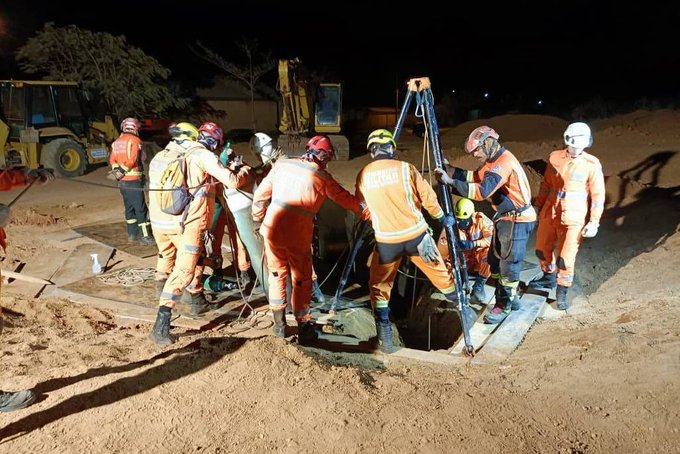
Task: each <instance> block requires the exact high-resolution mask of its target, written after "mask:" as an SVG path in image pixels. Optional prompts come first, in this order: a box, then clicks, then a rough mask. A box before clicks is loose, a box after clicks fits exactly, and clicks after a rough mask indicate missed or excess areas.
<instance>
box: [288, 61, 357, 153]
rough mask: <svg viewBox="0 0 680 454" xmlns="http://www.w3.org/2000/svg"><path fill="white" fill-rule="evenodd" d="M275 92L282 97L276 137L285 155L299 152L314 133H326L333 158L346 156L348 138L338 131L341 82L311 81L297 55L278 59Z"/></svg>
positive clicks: (339, 129)
mask: <svg viewBox="0 0 680 454" xmlns="http://www.w3.org/2000/svg"><path fill="white" fill-rule="evenodd" d="M279 92H280V93H281V97H282V101H283V109H282V114H281V122H280V124H279V131H280V132H281V135H280V136H279V138H278V146H280V147H281V148H282V149H283V150H284V152H285V153H286V154H288V155H289V156H294V155H299V154H301V153H302V152H304V150H305V144H306V143H307V140H308V138H309V137H310V136H312V135H314V134H326V135H327V136H328V138H329V139H330V140H331V143H332V144H333V148H334V149H335V154H336V159H342V160H347V159H349V140H347V137H345V136H344V135H341V134H340V132H341V129H342V86H341V84H339V83H318V84H313V83H312V82H311V81H310V80H309V79H308V77H307V75H306V74H305V70H304V68H303V67H302V65H301V63H300V60H299V59H297V58H296V59H293V60H279Z"/></svg>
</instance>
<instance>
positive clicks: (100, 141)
mask: <svg viewBox="0 0 680 454" xmlns="http://www.w3.org/2000/svg"><path fill="white" fill-rule="evenodd" d="M91 106H92V104H91V103H89V102H88V101H87V96H86V94H85V92H84V91H83V90H82V89H81V88H80V86H79V85H78V84H77V83H75V82H51V81H19V80H0V168H8V167H28V168H31V169H34V168H36V167H38V166H39V165H43V166H45V167H48V168H52V169H54V170H55V171H56V172H57V173H59V174H60V175H62V176H65V177H77V176H80V175H82V174H83V173H85V169H86V168H87V166H88V165H89V164H96V163H101V162H106V161H107V160H108V157H109V145H110V144H111V142H112V141H113V140H115V138H116V137H118V130H117V128H116V126H115V125H114V123H113V120H112V119H111V117H110V116H108V115H101V114H97V113H96V112H95V111H94V109H93V108H92V107H91Z"/></svg>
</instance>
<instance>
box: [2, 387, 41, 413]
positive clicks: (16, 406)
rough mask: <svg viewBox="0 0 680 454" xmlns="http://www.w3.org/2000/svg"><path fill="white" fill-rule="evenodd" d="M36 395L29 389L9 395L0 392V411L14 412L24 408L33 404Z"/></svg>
mask: <svg viewBox="0 0 680 454" xmlns="http://www.w3.org/2000/svg"><path fill="white" fill-rule="evenodd" d="M35 399H36V395H35V393H34V392H33V391H31V390H30V389H27V390H25V391H17V392H15V393H9V392H5V391H0V411H14V410H20V409H22V408H26V407H28V406H29V405H31V404H32V403H33V402H35Z"/></svg>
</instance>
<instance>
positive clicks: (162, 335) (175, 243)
mask: <svg viewBox="0 0 680 454" xmlns="http://www.w3.org/2000/svg"><path fill="white" fill-rule="evenodd" d="M170 135H171V136H172V137H173V138H172V140H171V141H170V143H168V145H167V146H166V148H165V150H163V151H160V152H158V153H157V154H156V156H154V158H153V159H152V160H151V163H150V165H149V188H150V189H151V190H152V191H153V190H155V189H159V188H160V178H161V176H162V174H163V171H164V170H165V168H166V166H167V165H168V163H169V162H170V161H171V159H170V158H169V156H170V151H173V150H174V151H175V152H180V153H183V155H184V157H185V160H186V167H187V172H186V175H187V176H186V181H187V184H188V186H189V188H192V189H191V192H192V194H193V199H192V200H191V202H190V203H189V205H188V207H187V209H186V210H185V213H184V214H180V215H171V214H167V213H165V212H163V211H162V210H161V209H160V206H159V202H158V198H157V197H154V196H151V197H150V198H149V200H150V203H149V208H150V213H151V225H152V227H153V234H154V238H155V240H156V244H157V245H158V262H157V264H156V276H155V279H156V285H157V288H159V289H161V290H160V298H159V308H158V315H157V318H156V323H155V324H154V327H153V329H152V332H151V334H150V335H149V338H150V339H151V340H152V341H153V342H155V343H156V344H158V345H170V344H172V343H174V342H175V340H176V339H175V336H173V335H172V334H170V316H171V313H172V309H173V308H174V307H175V304H176V303H177V302H178V301H179V300H180V298H181V296H182V292H183V290H184V289H185V288H186V289H187V291H188V292H189V293H190V294H191V299H192V304H191V314H192V315H200V314H202V313H204V312H207V311H209V310H210V307H209V306H210V305H209V304H208V303H207V301H206V300H205V295H204V294H203V281H202V277H203V263H202V256H203V253H204V243H205V238H206V232H207V231H208V230H209V229H210V223H211V221H212V215H213V212H214V210H215V184H214V181H213V178H212V177H214V178H216V179H217V180H218V181H219V182H221V183H222V184H225V185H226V184H229V183H230V181H231V177H232V174H231V172H230V171H229V170H227V169H226V168H224V166H223V165H222V164H221V163H220V162H219V159H218V157H217V155H216V154H215V151H216V150H217V149H218V148H219V146H220V145H221V143H222V139H223V134H222V129H220V127H219V126H217V125H216V124H215V123H211V122H208V123H204V124H203V125H201V127H200V129H196V127H195V126H194V125H192V124H191V123H186V122H181V123H177V124H176V125H172V126H171V127H170ZM173 156H174V153H173Z"/></svg>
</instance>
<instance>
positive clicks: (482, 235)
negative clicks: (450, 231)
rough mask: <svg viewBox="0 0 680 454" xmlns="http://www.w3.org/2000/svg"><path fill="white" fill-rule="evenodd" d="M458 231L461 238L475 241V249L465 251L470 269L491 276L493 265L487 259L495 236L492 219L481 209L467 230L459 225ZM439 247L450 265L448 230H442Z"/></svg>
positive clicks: (484, 275)
mask: <svg viewBox="0 0 680 454" xmlns="http://www.w3.org/2000/svg"><path fill="white" fill-rule="evenodd" d="M458 232H459V234H460V239H461V240H469V241H474V243H475V248H474V249H472V250H469V251H463V255H464V256H465V264H466V266H467V269H468V271H470V272H472V273H477V274H478V275H479V276H481V277H485V278H488V277H489V276H491V267H490V266H489V262H488V260H487V255H488V254H489V246H491V238H492V237H493V223H492V222H491V219H489V218H488V217H486V215H485V214H484V213H482V212H481V211H478V212H476V213H474V214H473V215H472V223H471V224H470V227H469V228H468V229H467V230H463V229H461V228H460V227H459V228H458ZM437 248H438V249H439V252H440V253H441V255H442V257H443V258H444V260H446V264H447V266H448V267H450V266H451V259H450V257H449V242H448V240H447V239H446V230H442V233H441V235H439V242H438V243H437Z"/></svg>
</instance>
